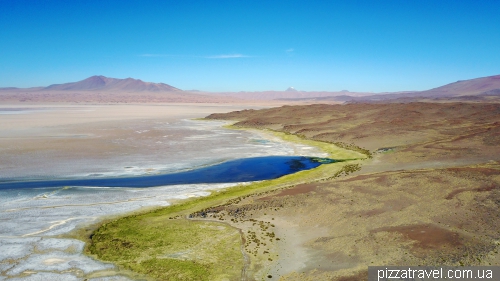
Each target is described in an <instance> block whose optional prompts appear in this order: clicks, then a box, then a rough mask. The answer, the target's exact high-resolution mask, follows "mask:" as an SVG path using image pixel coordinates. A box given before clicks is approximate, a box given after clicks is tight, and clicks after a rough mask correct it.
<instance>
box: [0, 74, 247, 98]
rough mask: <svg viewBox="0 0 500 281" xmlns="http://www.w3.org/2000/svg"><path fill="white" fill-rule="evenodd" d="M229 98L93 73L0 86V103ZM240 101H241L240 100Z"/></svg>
mask: <svg viewBox="0 0 500 281" xmlns="http://www.w3.org/2000/svg"><path fill="white" fill-rule="evenodd" d="M237 101H238V99H236V98H232V97H222V96H209V95H203V94H199V93H190V92H185V91H182V90H180V89H178V88H175V87H172V86H170V85H167V84H164V83H151V82H144V81H142V80H139V79H133V78H126V79H117V78H109V77H105V76H101V75H99V76H92V77H89V78H87V79H84V80H82V81H78V82H72V83H64V84H53V85H50V86H48V87H35V88H24V89H23V88H13V87H9V88H0V102H84V103H231V102H237ZM239 101H241V100H239Z"/></svg>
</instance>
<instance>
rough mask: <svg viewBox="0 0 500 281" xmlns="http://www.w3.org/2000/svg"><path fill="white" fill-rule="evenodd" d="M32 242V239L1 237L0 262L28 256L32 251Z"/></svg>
mask: <svg viewBox="0 0 500 281" xmlns="http://www.w3.org/2000/svg"><path fill="white" fill-rule="evenodd" d="M10 240H11V241H10ZM38 240H39V239H38ZM33 242H34V241H33V239H26V240H23V239H5V238H4V239H1V240H0V262H1V261H5V260H10V259H12V260H17V259H21V258H24V257H26V256H28V255H29V254H31V252H32V251H33V248H34V246H33V244H32V243H33Z"/></svg>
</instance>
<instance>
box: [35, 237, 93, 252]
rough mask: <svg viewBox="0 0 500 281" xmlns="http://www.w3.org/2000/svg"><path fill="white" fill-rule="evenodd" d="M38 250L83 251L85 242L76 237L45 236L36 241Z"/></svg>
mask: <svg viewBox="0 0 500 281" xmlns="http://www.w3.org/2000/svg"><path fill="white" fill-rule="evenodd" d="M35 246H36V249H37V250H38V251H55V250H57V251H75V252H82V251H83V247H84V246H85V243H84V242H82V241H79V240H75V239H57V238H44V239H42V240H40V242H38V243H36V245H35Z"/></svg>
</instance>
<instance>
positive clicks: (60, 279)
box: [0, 272, 82, 281]
mask: <svg viewBox="0 0 500 281" xmlns="http://www.w3.org/2000/svg"><path fill="white" fill-rule="evenodd" d="M0 278H1V276H0ZM0 280H2V279H0ZM8 280H9V281H21V280H22V281H47V280H50V281H73V280H82V279H80V278H78V277H76V276H74V275H71V274H57V273H50V272H38V273H35V274H31V275H29V276H26V277H22V278H9V279H8Z"/></svg>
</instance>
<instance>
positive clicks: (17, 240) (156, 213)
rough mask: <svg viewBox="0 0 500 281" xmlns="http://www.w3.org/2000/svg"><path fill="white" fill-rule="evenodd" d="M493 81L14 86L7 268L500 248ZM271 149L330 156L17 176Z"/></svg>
mask: <svg viewBox="0 0 500 281" xmlns="http://www.w3.org/2000/svg"><path fill="white" fill-rule="evenodd" d="M89 79H91V78H89ZM92 79H96V78H92ZM484 79H486V80H487V81H490V82H491V81H493V82H495V83H497V82H496V81H498V80H499V79H498V76H495V77H489V78H484ZM481 81H485V80H481ZM473 82H474V81H473ZM476 82H477V81H476ZM493 82H491V83H493ZM491 83H490V84H491ZM493 84H494V83H493ZM493 84H492V85H493ZM467 85H470V83H469V84H467ZM496 85H497V84H494V85H493V86H491V85H490V88H491V87H493V88H494V87H496ZM455 88H456V87H455ZM459 88H460V87H459ZM462 88H463V87H462ZM481 89H482V90H481V91H479V90H478V91H476V92H473V93H472V94H471V91H470V87H469V88H468V91H469V92H467V93H466V94H463V95H454V96H450V95H442V96H440V97H438V96H439V95H438V94H439V93H438V94H436V93H435V92H434V93H433V94H432V95H427V96H425V95H423V96H419V95H418V94H414V95H413V96H411V97H410V99H409V96H408V95H403V96H398V94H395V95H396V96H395V97H387V98H384V99H383V100H381V101H380V100H379V101H374V100H373V99H372V98H373V97H368V98H366V100H360V99H361V97H363V96H362V95H360V96H353V97H352V98H353V100H352V101H351V102H348V103H343V102H341V101H339V100H334V99H333V98H332V99H331V100H324V102H323V103H319V102H318V100H317V99H316V98H314V94H312V95H309V96H308V94H307V93H305V94H304V93H302V94H301V95H300V99H299V100H286V101H285V100H272V101H270V100H267V101H266V100H262V99H258V98H249V99H238V96H237V94H233V97H228V94H227V93H223V94H220V93H219V94H217V93H212V94H206V93H205V94H204V96H203V99H204V100H203V101H200V97H199V96H197V94H194V95H190V93H186V97H184V98H185V100H184V101H186V103H174V102H173V101H169V100H168V95H166V96H163V98H165V97H166V99H167V100H166V101H165V100H162V102H159V101H150V102H144V100H143V98H144V96H146V97H147V96H148V95H149V94H148V92H146V93H141V94H140V95H139V94H138V95H139V96H141V95H142V96H141V97H140V100H133V99H132V100H127V102H123V103H116V102H114V101H113V100H109V99H104V100H84V99H86V98H88V96H90V97H92V96H93V95H87V96H85V95H82V96H83V97H84V98H83V100H81V99H80V100H72V99H71V97H72V95H71V94H70V93H71V91H72V90H63V91H62V92H57V91H56V92H55V93H54V94H53V95H49V97H50V99H49V101H44V100H43V97H44V95H45V93H44V92H43V91H41V92H40V91H37V90H33V93H32V94H31V97H32V98H33V100H31V101H26V100H11V98H12V97H15V95H12V91H16V90H5V93H4V94H3V95H2V94H1V93H0V98H2V97H3V98H4V99H3V102H2V104H1V106H0V118H1V119H0V120H1V122H0V154H1V159H2V161H1V163H0V172H1V173H0V181H1V182H0V194H1V196H0V223H1V226H2V227H1V229H0V280H344V281H347V280H366V278H367V274H368V273H367V269H368V266H375V265H382V266H383V265H404V266H406V265H453V266H463V265H467V266H471V265H500V255H499V254H498V250H499V248H500V235H499V233H500V232H499V230H500V229H499V227H500V216H499V214H500V189H499V187H500V158H499V155H500V146H499V143H500V103H498V101H497V99H496V98H497V96H498V93H496V92H492V90H491V89H487V91H488V92H487V94H484V91H485V90H484V87H481ZM68 91H69V92H68ZM454 91H455V92H453V93H458V92H460V89H458V90H457V89H455V90H454ZM481 94H483V95H481ZM154 95H160V94H158V93H154ZM175 95H178V96H179V95H180V96H182V93H178V92H176V93H175ZM82 96H79V97H82ZM102 96H104V97H106V95H104V94H103V95H101V98H102ZM127 96H129V97H132V98H133V97H134V95H133V94H130V93H128V94H127ZM297 96H298V95H297ZM335 96H338V95H337V93H333V94H332V95H331V97H335ZM58 97H63V98H61V102H57V101H56V100H57V98H58ZM304 97H305V98H304ZM473 97H477V98H473ZM344 98H345V97H344ZM23 99H24V97H23ZM146 100H147V99H146ZM268 156H306V157H312V158H311V159H316V160H315V161H319V162H320V163H321V165H319V166H318V167H317V168H313V169H309V170H300V169H298V170H297V171H298V172H295V173H293V172H288V173H285V174H284V175H282V176H280V177H277V178H272V179H269V180H258V181H242V182H232V183H197V184H177V185H163V186H154V187H145V188H141V187H106V186H72V185H68V186H60V185H57V184H55V185H54V187H44V188H36V187H35V188H31V187H30V188H15V189H14V188H9V184H12V183H18V182H24V183H29V182H34V181H55V182H56V183H57V181H61V182H64V181H65V180H72V179H102V178H124V179H127V178H134V177H139V178H141V177H142V178H144V179H147V178H148V177H149V176H154V175H162V174H169V173H176V172H182V171H190V170H193V169H194V170H196V169H198V168H201V167H211V166H214V165H217V164H220V163H225V162H227V161H230V160H235V159H246V158H252V157H264V158H265V157H268ZM264 158H262V159H264ZM259 159H260V158H259ZM264 164H265V163H262V165H264ZM295 164H297V163H295ZM290 165H291V167H292V166H293V164H290ZM297 165H299V164H297ZM299 166H300V165H299ZM237 172H238V173H240V174H245V173H247V172H250V171H249V170H244V169H243V170H237Z"/></svg>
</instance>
